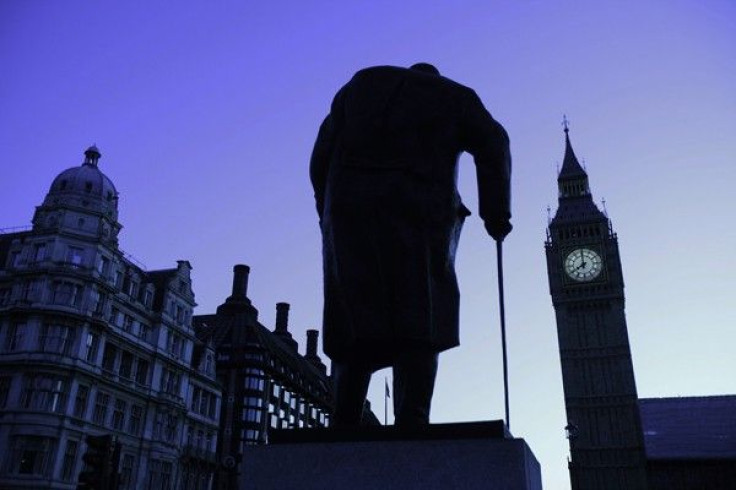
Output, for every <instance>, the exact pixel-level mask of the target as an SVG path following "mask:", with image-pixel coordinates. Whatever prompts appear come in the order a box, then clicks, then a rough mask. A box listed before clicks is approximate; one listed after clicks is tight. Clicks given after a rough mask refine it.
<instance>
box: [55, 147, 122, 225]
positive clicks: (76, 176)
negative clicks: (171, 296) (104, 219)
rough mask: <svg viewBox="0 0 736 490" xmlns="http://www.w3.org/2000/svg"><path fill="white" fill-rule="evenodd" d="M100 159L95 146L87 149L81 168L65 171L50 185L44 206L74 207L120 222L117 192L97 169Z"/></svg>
mask: <svg viewBox="0 0 736 490" xmlns="http://www.w3.org/2000/svg"><path fill="white" fill-rule="evenodd" d="M100 156H101V154H100V151H99V150H98V149H97V147H96V146H90V147H89V148H87V151H85V152H84V157H85V158H84V162H83V163H82V165H80V166H78V167H72V168H68V169H66V170H64V171H63V172H61V173H60V174H59V175H58V176H57V177H56V178H55V179H54V181H53V182H52V183H51V188H50V189H49V192H48V194H47V195H46V199H45V200H44V203H43V204H44V206H58V205H71V206H75V207H82V208H88V209H89V210H90V211H93V212H101V213H103V214H106V215H108V216H110V217H111V218H113V219H117V214H118V191H117V190H116V189H115V185H114V184H113V183H112V181H111V180H110V179H109V178H108V177H107V176H106V175H105V174H103V173H102V172H101V171H100V169H99V168H98V166H97V163H98V161H99V159H100Z"/></svg>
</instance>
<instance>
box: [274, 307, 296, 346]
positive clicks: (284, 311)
mask: <svg viewBox="0 0 736 490" xmlns="http://www.w3.org/2000/svg"><path fill="white" fill-rule="evenodd" d="M273 334H274V335H276V336H277V337H278V338H280V339H281V340H282V341H283V342H284V343H285V344H286V345H288V346H289V347H291V348H292V349H293V350H294V352H298V351H299V345H298V344H297V343H296V340H294V338H293V337H292V336H291V333H290V332H289V303H276V327H275V328H274V329H273Z"/></svg>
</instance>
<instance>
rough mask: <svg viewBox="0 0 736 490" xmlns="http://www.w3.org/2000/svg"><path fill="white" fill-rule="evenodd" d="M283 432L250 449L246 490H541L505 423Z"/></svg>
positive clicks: (522, 446) (535, 469)
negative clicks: (266, 442) (412, 428)
mask: <svg viewBox="0 0 736 490" xmlns="http://www.w3.org/2000/svg"><path fill="white" fill-rule="evenodd" d="M279 432H280V433H277V434H272V436H271V439H272V441H271V442H272V443H271V444H269V445H264V446H250V447H247V448H246V450H245V452H244V453H243V466H242V480H241V487H240V488H241V489H242V490H251V489H252V490H264V489H279V490H282V489H299V490H312V489H313V490H330V489H338V490H339V489H346V490H376V489H380V490H391V489H397V490H398V489H401V490H410V489H422V490H433V489H442V490H452V489H458V490H460V489H462V490H476V489H484V490H541V489H542V481H541V475H540V468H539V463H538V462H537V460H536V458H535V457H534V455H533V454H532V452H531V450H530V449H529V446H527V445H526V443H525V442H524V440H523V439H514V438H512V437H511V436H510V435H509V434H508V433H507V432H505V430H503V424H502V423H501V424H500V425H499V423H498V422H486V423H471V424H441V425H432V426H430V427H428V428H424V429H422V430H419V431H399V430H396V429H395V428H393V427H376V428H369V429H361V430H359V431H354V430H353V431H335V430H324V429H322V430H297V431H294V430H292V431H279Z"/></svg>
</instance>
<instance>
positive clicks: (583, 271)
mask: <svg viewBox="0 0 736 490" xmlns="http://www.w3.org/2000/svg"><path fill="white" fill-rule="evenodd" d="M602 269H603V261H602V260H601V256H600V255H598V254H597V253H596V252H594V251H593V250H591V249H589V248H577V249H575V250H573V251H572V252H570V253H569V254H568V255H567V257H566V258H565V272H566V273H567V275H568V276H570V277H571V278H572V279H574V280H575V281H579V282H587V281H592V280H593V279H595V278H596V277H598V276H599V275H600V273H601V270H602Z"/></svg>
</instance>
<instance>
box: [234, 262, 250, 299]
mask: <svg viewBox="0 0 736 490" xmlns="http://www.w3.org/2000/svg"><path fill="white" fill-rule="evenodd" d="M249 274H250V267H248V266H247V265H243V264H238V265H236V266H235V267H233V294H232V296H231V297H233V298H246V297H247V296H248V275H249Z"/></svg>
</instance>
